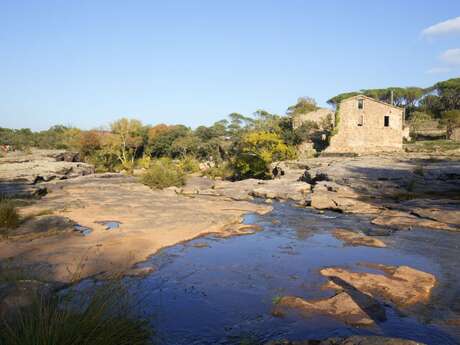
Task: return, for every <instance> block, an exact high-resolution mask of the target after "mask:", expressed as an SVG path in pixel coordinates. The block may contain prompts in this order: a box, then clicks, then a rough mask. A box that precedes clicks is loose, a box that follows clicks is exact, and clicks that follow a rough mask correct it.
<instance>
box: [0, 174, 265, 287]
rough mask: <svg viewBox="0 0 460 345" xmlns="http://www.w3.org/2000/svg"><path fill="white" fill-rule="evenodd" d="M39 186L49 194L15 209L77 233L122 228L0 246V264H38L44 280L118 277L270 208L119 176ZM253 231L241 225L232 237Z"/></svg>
mask: <svg viewBox="0 0 460 345" xmlns="http://www.w3.org/2000/svg"><path fill="white" fill-rule="evenodd" d="M47 187H49V188H50V189H51V192H50V193H49V194H47V195H46V196H44V197H43V198H42V199H41V200H40V201H39V202H36V203H32V204H31V205H29V206H25V207H22V208H21V209H20V211H21V212H24V213H27V214H37V213H40V212H42V211H44V210H46V211H52V212H53V216H59V217H66V218H68V219H70V220H71V221H72V222H74V224H80V225H81V226H84V227H86V226H90V227H93V226H92V224H94V222H96V221H100V220H117V221H119V222H122V223H123V225H122V227H121V228H122V230H123V231H106V230H105V229H104V228H103V227H102V226H94V228H93V231H92V233H91V234H90V235H89V236H81V235H80V234H78V233H77V231H75V232H73V231H72V232H71V233H68V234H63V235H56V236H43V237H40V238H37V239H34V240H33V241H29V240H26V239H22V238H18V239H11V240H8V241H7V240H4V241H0V260H4V259H6V258H11V260H13V262H14V263H15V264H16V263H17V264H18V265H20V264H23V265H27V266H31V267H35V266H38V265H40V267H42V266H43V269H42V270H40V272H39V274H40V275H39V278H40V279H41V280H47V281H48V280H49V281H62V282H68V281H70V280H72V279H73V277H74V274H75V273H74V272H76V271H78V273H79V278H81V279H84V278H86V277H89V276H96V275H98V274H100V273H101V272H109V273H110V272H112V271H116V272H119V271H125V270H127V269H129V268H131V267H133V265H135V264H136V263H139V262H142V261H145V260H146V259H147V258H148V257H150V256H151V255H153V254H155V253H156V252H157V251H159V250H160V249H162V248H164V247H168V246H172V245H175V244H177V243H181V242H184V241H188V240H192V239H195V238H197V237H199V236H203V235H207V234H228V236H231V235H232V231H231V229H227V227H230V226H231V225H238V224H239V223H241V222H242V221H243V216H244V215H245V214H246V213H253V212H256V213H267V212H269V211H270V210H271V209H272V207H271V206H270V205H266V204H255V203H249V202H245V201H234V200H229V199H228V198H226V197H219V196H217V197H216V196H212V197H209V196H202V195H200V194H198V195H194V197H193V198H192V197H189V196H183V195H178V194H176V193H169V192H165V191H156V190H152V189H150V188H148V187H147V186H145V185H143V184H141V183H139V182H138V181H137V179H136V178H132V177H128V176H122V175H120V174H103V175H98V174H93V175H89V176H81V177H77V178H75V179H68V180H59V181H53V182H50V183H48V184H47ZM236 227H237V226H236ZM237 230H238V231H237ZM257 230H258V229H257V228H254V227H252V228H249V226H247V227H243V228H241V229H236V230H234V231H233V233H234V234H238V233H239V234H242V233H243V232H244V233H249V232H251V233H254V232H255V231H257ZM82 260H84V262H85V264H84V265H81V261H82Z"/></svg>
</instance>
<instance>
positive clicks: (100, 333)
mask: <svg viewBox="0 0 460 345" xmlns="http://www.w3.org/2000/svg"><path fill="white" fill-rule="evenodd" d="M77 295H78V294H77ZM77 295H75V296H77ZM75 296H72V295H71V296H70V298H69V295H68V294H66V295H60V294H57V295H56V294H55V295H53V296H52V297H45V296H43V295H38V294H37V295H36V297H35V298H33V300H32V302H31V304H29V305H28V306H27V307H22V308H18V309H17V310H15V311H14V312H12V313H11V314H10V315H9V317H8V318H7V319H4V320H2V321H0V344H2V345H83V344H84V345H147V344H151V337H152V332H151V330H150V329H149V328H148V325H147V323H146V322H145V321H143V320H138V319H136V318H132V317H130V316H128V315H129V314H128V313H127V310H126V309H125V304H124V302H123V301H125V299H124V298H123V296H122V294H121V293H120V291H119V290H117V289H114V288H107V286H104V287H103V288H99V289H97V290H96V292H95V293H94V294H93V295H92V296H90V297H89V296H88V298H86V299H84V298H83V299H82V298H81V296H80V295H78V296H80V297H79V298H76V297H75Z"/></svg>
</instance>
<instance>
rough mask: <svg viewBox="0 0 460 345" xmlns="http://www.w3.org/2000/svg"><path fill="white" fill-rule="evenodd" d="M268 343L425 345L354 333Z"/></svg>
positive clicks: (270, 343)
mask: <svg viewBox="0 0 460 345" xmlns="http://www.w3.org/2000/svg"><path fill="white" fill-rule="evenodd" d="M266 345H424V343H420V342H416V341H412V340H406V339H399V338H387V337H379V336H362V335H354V336H351V337H346V338H328V339H325V340H303V341H288V340H275V341H269V342H268V343H266Z"/></svg>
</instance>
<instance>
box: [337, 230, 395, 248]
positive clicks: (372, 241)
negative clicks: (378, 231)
mask: <svg viewBox="0 0 460 345" xmlns="http://www.w3.org/2000/svg"><path fill="white" fill-rule="evenodd" d="M333 234H334V237H335V238H337V239H339V240H342V241H344V242H345V244H347V245H350V246H367V247H376V248H383V247H386V245H385V243H384V242H383V241H381V240H379V239H376V238H375V237H372V236H366V235H363V234H360V233H356V232H354V231H351V230H346V229H335V230H334V232H333Z"/></svg>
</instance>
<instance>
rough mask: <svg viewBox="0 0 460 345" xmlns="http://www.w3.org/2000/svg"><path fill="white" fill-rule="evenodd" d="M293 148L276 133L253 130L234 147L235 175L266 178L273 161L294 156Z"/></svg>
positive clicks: (240, 177) (239, 177)
mask: <svg viewBox="0 0 460 345" xmlns="http://www.w3.org/2000/svg"><path fill="white" fill-rule="evenodd" d="M295 155H296V154H295V149H294V148H293V147H291V146H288V145H286V144H285V143H284V142H283V140H282V138H281V137H280V136H279V135H278V134H276V133H270V132H264V131H254V132H249V133H246V134H244V135H243V137H242V138H241V141H240V142H239V143H238V145H237V148H236V155H235V159H234V162H233V167H234V169H235V171H236V175H237V176H236V177H237V178H238V179H242V178H249V177H254V178H262V179H264V178H268V177H269V176H270V172H269V166H270V164H271V163H272V162H274V161H282V160H286V159H292V158H295Z"/></svg>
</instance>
